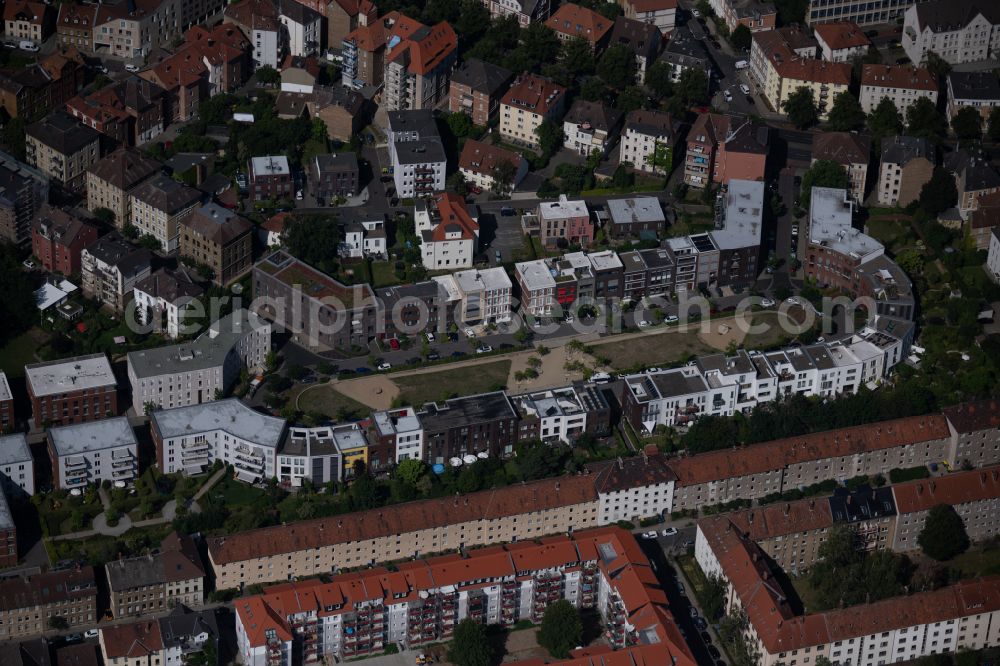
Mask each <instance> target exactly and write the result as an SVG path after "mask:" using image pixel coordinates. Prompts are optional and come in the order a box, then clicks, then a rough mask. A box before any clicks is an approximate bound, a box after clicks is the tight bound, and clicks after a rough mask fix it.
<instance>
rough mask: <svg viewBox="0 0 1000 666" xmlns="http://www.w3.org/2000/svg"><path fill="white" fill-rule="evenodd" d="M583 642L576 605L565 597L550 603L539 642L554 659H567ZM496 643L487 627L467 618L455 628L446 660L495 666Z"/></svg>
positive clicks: (471, 665) (467, 665)
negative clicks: (571, 651)
mask: <svg viewBox="0 0 1000 666" xmlns="http://www.w3.org/2000/svg"><path fill="white" fill-rule="evenodd" d="M499 637H502V634H501V635H500V636H499ZM582 642H583V620H582V619H581V617H580V612H579V611H578V610H577V609H576V607H575V606H574V605H573V604H572V603H570V602H569V601H566V600H565V599H561V600H559V601H557V602H555V603H553V604H550V605H549V606H548V607H547V608H546V609H545V614H544V615H543V616H542V623H541V626H540V627H539V629H538V644H539V645H541V646H542V647H543V648H545V649H546V650H548V651H549V654H550V655H551V656H552V657H553V658H555V659H566V658H568V657H569V653H570V650H572V649H573V648H575V647H576V646H578V645H580V644H581V643H582ZM496 643H497V641H495V640H493V636H491V635H490V630H489V629H488V628H487V627H486V626H484V625H482V624H480V623H479V622H477V621H476V620H474V619H472V618H466V619H464V620H462V621H461V622H459V623H458V626H456V627H455V634H454V635H453V637H452V639H451V643H450V644H449V646H448V661H450V662H451V663H453V664H455V666H495V664H497V663H498V662H499V661H500V658H501V657H502V656H503V655H502V649H501V648H500V646H498V645H497V644H496Z"/></svg>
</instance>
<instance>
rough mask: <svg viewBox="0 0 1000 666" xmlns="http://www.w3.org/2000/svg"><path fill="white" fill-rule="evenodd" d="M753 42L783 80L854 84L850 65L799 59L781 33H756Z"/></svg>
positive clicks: (768, 31)
mask: <svg viewBox="0 0 1000 666" xmlns="http://www.w3.org/2000/svg"><path fill="white" fill-rule="evenodd" d="M753 40H754V42H755V43H756V44H758V48H760V50H761V51H762V52H763V53H764V55H765V57H766V58H767V59H768V60H769V61H770V62H771V65H772V66H773V67H774V69H775V71H776V72H778V74H779V75H780V76H781V77H782V78H785V79H795V80H797V81H810V82H813V83H833V84H842V85H845V86H846V85H850V83H851V66H850V65H849V64H847V63H843V62H827V61H825V60H816V59H815V58H805V57H803V56H800V55H798V54H796V53H795V52H794V51H793V50H792V49H791V48H790V47H789V45H788V43H787V42H786V41H785V37H784V36H782V34H781V32H779V31H778V30H764V31H762V32H755V33H753Z"/></svg>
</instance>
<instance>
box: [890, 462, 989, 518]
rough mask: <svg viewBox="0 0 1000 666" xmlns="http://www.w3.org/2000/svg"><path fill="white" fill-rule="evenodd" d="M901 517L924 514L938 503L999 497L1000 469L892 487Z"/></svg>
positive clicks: (964, 501) (976, 471) (954, 502)
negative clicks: (906, 514) (902, 515)
mask: <svg viewBox="0 0 1000 666" xmlns="http://www.w3.org/2000/svg"><path fill="white" fill-rule="evenodd" d="M892 491H893V494H894V495H895V497H896V511H897V512H898V513H900V514H903V513H914V512H916V511H927V510H929V509H931V508H933V507H935V506H937V505H938V504H951V505H952V506H955V505H957V504H968V503H970V502H980V501H982V500H988V499H994V498H998V497H1000V467H987V468H985V469H978V470H972V471H969V472H956V473H954V474H947V475H945V476H937V477H934V478H932V479H921V480H919V481H910V482H908V483H899V484H896V485H894V486H893V487H892Z"/></svg>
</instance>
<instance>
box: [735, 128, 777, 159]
mask: <svg viewBox="0 0 1000 666" xmlns="http://www.w3.org/2000/svg"><path fill="white" fill-rule="evenodd" d="M730 127H732V126H730ZM770 143H771V128H770V127H768V126H767V125H759V124H757V123H754V122H752V121H747V122H744V123H743V124H741V125H739V126H737V127H736V129H734V130H732V131H731V132H730V133H729V135H728V136H726V152H733V153H753V154H755V155H767V153H768V152H769V151H770Z"/></svg>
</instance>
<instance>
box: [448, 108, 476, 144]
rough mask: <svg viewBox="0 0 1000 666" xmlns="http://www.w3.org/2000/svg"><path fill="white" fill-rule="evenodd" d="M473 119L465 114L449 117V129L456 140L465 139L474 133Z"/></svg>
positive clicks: (454, 114) (455, 114)
mask: <svg viewBox="0 0 1000 666" xmlns="http://www.w3.org/2000/svg"><path fill="white" fill-rule="evenodd" d="M472 127H473V125H472V118H470V117H469V116H468V115H467V114H464V113H452V114H450V115H449V116H448V129H450V130H451V133H452V134H454V135H455V138H458V139H464V138H465V137H467V136H469V134H470V133H471V132H472Z"/></svg>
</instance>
